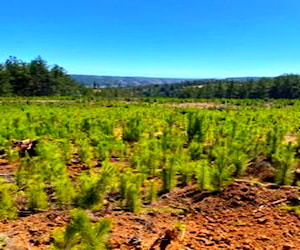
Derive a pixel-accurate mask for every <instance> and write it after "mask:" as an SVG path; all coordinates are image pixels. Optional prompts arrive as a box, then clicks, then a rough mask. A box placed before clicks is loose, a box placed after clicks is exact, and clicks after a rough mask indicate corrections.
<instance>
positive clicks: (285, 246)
mask: <svg viewBox="0 0 300 250" xmlns="http://www.w3.org/2000/svg"><path fill="white" fill-rule="evenodd" d="M293 248H294V246H293V245H291V244H285V245H284V246H283V247H282V250H290V249H293Z"/></svg>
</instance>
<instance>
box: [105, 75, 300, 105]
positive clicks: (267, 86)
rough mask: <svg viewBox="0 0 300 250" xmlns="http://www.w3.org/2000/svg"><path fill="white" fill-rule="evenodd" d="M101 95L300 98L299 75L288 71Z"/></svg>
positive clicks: (121, 90) (108, 91)
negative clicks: (287, 72) (273, 75)
mask: <svg viewBox="0 0 300 250" xmlns="http://www.w3.org/2000/svg"><path fill="white" fill-rule="evenodd" d="M100 94H101V95H102V96H108V97H174V98H241V99H243V98H250V99H257V98H258V99H264V98H274V99H279V98H287V99H296V98H300V75H295V74H285V75H281V76H278V77H272V78H271V77H264V78H259V79H245V80H232V79H223V80H214V79H212V80H193V81H185V82H181V83H173V84H163V85H157V84H156V85H147V86H138V87H132V88H125V87H123V88H105V89H102V90H101V92H100Z"/></svg>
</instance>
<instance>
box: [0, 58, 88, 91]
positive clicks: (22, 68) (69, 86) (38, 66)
mask: <svg viewBox="0 0 300 250" xmlns="http://www.w3.org/2000/svg"><path fill="white" fill-rule="evenodd" d="M84 92H86V88H85V87H84V86H82V85H81V84H79V83H77V82H76V81H75V80H73V79H72V78H71V77H70V76H69V75H67V73H66V71H65V70H64V69H63V68H62V67H60V66H58V65H54V66H49V65H47V62H46V61H45V60H43V59H42V58H41V57H37V58H36V59H34V60H32V61H30V62H29V63H26V62H23V61H21V60H19V59H17V58H16V57H10V58H9V59H8V60H6V62H5V63H3V64H0V95H2V96H3V95H4V96H11V95H13V96H14V95H17V96H47V95H77V94H80V93H84Z"/></svg>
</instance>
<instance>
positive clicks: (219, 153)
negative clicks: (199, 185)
mask: <svg viewBox="0 0 300 250" xmlns="http://www.w3.org/2000/svg"><path fill="white" fill-rule="evenodd" d="M213 154H214V157H215V161H214V163H213V167H212V168H211V183H212V186H213V188H214V189H215V190H216V191H220V190H221V189H222V188H223V187H224V186H226V185H227V184H228V183H229V182H230V181H231V180H232V177H233V173H234V166H233V164H232V162H231V159H230V156H229V154H228V149H227V148H225V147H215V148H214V152H213Z"/></svg>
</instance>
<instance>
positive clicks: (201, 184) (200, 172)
mask: <svg viewBox="0 0 300 250" xmlns="http://www.w3.org/2000/svg"><path fill="white" fill-rule="evenodd" d="M196 178H197V184H198V188H199V189H200V190H201V191H204V190H211V189H212V186H211V181H212V180H211V168H210V167H209V163H208V161H207V160H201V161H198V162H197V163H196Z"/></svg>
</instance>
